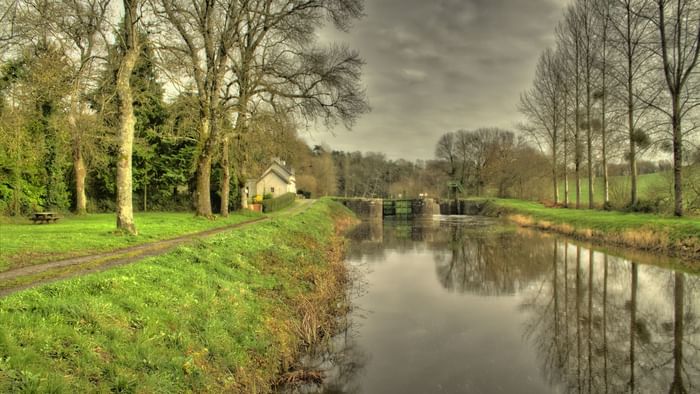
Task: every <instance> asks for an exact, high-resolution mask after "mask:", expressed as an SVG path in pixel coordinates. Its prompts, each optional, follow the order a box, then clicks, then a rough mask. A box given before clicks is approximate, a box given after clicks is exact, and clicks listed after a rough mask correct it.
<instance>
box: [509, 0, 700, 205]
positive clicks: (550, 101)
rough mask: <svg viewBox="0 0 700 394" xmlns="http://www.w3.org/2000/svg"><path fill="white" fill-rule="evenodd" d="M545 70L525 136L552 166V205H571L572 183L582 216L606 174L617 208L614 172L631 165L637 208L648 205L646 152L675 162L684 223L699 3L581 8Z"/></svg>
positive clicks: (603, 2) (697, 103) (645, 0)
mask: <svg viewBox="0 0 700 394" xmlns="http://www.w3.org/2000/svg"><path fill="white" fill-rule="evenodd" d="M556 37H557V42H556V46H555V47H554V48H553V49H552V48H550V49H546V50H545V51H544V52H543V53H542V55H541V57H540V60H539V63H538V65H537V70H536V74H535V79H534V82H533V86H532V88H531V89H529V90H528V91H527V92H525V93H523V94H522V95H521V98H520V110H521V112H522V113H523V114H524V115H525V116H526V118H527V122H526V123H524V124H522V125H521V126H520V128H521V129H522V130H523V131H524V132H526V133H527V134H529V135H530V136H531V137H532V139H533V140H534V141H536V143H537V144H539V146H540V148H542V150H543V151H546V152H548V155H549V157H550V166H551V169H550V173H551V182H552V188H553V189H552V190H553V199H554V201H555V202H559V201H560V200H561V199H560V195H559V185H558V183H559V182H560V180H561V179H562V178H563V182H564V196H563V203H564V204H565V205H568V204H569V203H570V202H571V201H570V200H571V198H570V196H569V176H570V174H571V172H573V177H574V193H575V197H574V201H575V205H576V207H577V208H578V207H580V206H581V189H582V188H581V182H582V179H583V178H584V177H587V179H588V192H589V196H588V202H589V207H593V206H594V205H595V197H594V176H595V173H596V168H597V167H600V168H601V169H602V171H601V172H602V177H603V185H604V186H603V188H604V192H603V195H604V201H603V202H602V203H603V204H605V205H608V204H609V171H608V169H609V166H610V163H611V162H614V161H618V162H619V161H623V162H626V163H628V166H629V174H630V178H631V183H630V187H631V189H630V193H629V195H630V200H629V206H630V207H632V208H634V207H636V206H637V204H638V203H639V190H638V181H637V175H638V172H639V170H638V161H639V157H640V154H642V153H643V152H646V151H652V152H669V153H671V154H672V167H673V168H672V169H673V179H674V212H675V214H676V215H677V216H682V215H683V205H684V204H683V203H684V197H683V192H684V182H683V171H684V166H686V165H687V164H688V161H689V159H690V157H689V154H688V153H687V152H689V151H690V150H691V149H693V147H694V146H693V143H694V142H695V141H696V140H695V139H694V136H695V135H696V134H694V133H695V132H696V131H697V129H698V126H700V108H699V107H700V73H698V61H699V55H700V4H698V2H697V1H694V0H575V1H573V2H572V4H571V5H569V7H568V8H567V10H566V13H565V18H564V20H563V21H562V22H561V23H560V25H559V26H558V27H557V29H556Z"/></svg>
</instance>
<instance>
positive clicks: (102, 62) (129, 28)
mask: <svg viewBox="0 0 700 394" xmlns="http://www.w3.org/2000/svg"><path fill="white" fill-rule="evenodd" d="M362 12H363V2H362V1H361V0H350V1H347V0H302V1H291V0H198V1H197V0H196V1H190V0H188V1H185V0H122V1H116V0H60V1H45V0H3V1H2V2H1V3H0V26H1V27H0V50H1V51H2V55H1V56H2V58H1V60H2V69H1V74H0V95H1V97H0V117H1V119H0V127H1V128H2V130H0V131H1V132H0V135H1V137H0V138H1V139H2V141H0V142H1V143H0V149H2V150H3V152H2V155H0V156H1V157H2V160H1V161H0V174H1V176H2V177H1V178H0V201H1V202H2V206H0V208H3V209H4V210H5V211H9V212H11V213H21V212H26V211H28V210H31V209H36V207H47V208H51V207H56V208H67V207H70V206H72V207H73V209H74V210H75V211H76V212H77V213H85V212H86V211H87V210H88V201H89V200H91V199H92V200H93V201H100V197H102V198H103V199H102V201H104V197H105V196H113V197H114V200H113V201H114V204H113V208H114V209H115V210H116V212H117V227H118V228H120V229H122V230H124V231H126V232H130V233H136V228H135V226H134V222H133V209H134V208H133V205H134V201H133V196H134V191H140V192H141V193H140V194H142V195H143V205H144V208H145V207H146V205H147V203H148V201H156V203H157V202H158V201H160V202H163V203H164V204H165V202H166V201H168V200H170V201H172V200H173V198H174V199H175V200H177V199H178V198H180V196H181V197H182V198H183V199H185V200H186V199H188V198H189V196H193V203H194V209H195V211H196V213H197V215H200V216H211V215H212V213H213V211H214V210H213V207H212V200H213V198H214V200H219V201H218V204H217V205H219V211H220V213H221V214H222V215H227V214H228V210H229V208H230V207H235V206H238V205H241V204H245V200H243V199H236V198H234V199H233V201H232V200H231V198H230V197H231V196H233V195H234V193H236V192H237V188H239V187H240V185H241V184H242V183H243V182H244V180H245V178H246V177H252V176H255V175H257V173H256V171H257V170H258V167H260V166H262V165H263V164H261V163H260V161H263V160H262V159H260V156H262V155H267V157H268V158H269V154H270V152H274V151H275V150H277V151H283V150H284V147H283V146H281V145H282V144H283V143H284V142H288V143H289V145H295V144H296V146H298V144H299V138H298V137H297V136H296V128H297V127H298V125H300V124H304V123H308V122H321V123H323V124H325V125H327V126H331V125H334V124H337V123H342V124H344V125H346V126H350V125H352V123H353V122H354V121H355V119H356V118H357V117H358V116H359V115H361V114H362V113H364V112H366V111H367V110H368V104H367V100H366V98H365V94H364V91H363V89H362V87H361V86H360V73H361V67H362V64H363V62H362V60H361V58H360V57H359V54H358V53H357V52H356V51H354V50H352V49H350V48H348V47H345V46H339V45H334V44H331V45H326V46H322V45H320V44H318V43H317V42H316V31H317V30H318V29H319V28H320V27H322V26H323V25H324V24H325V23H332V24H333V25H334V26H335V27H336V28H338V29H341V30H347V29H349V28H350V26H351V24H352V22H353V21H354V20H355V19H357V18H359V17H360V16H361V15H362ZM166 96H168V97H169V99H168V100H165V99H164V97H166ZM276 137H277V138H276ZM275 138H276V139H275ZM306 151H308V152H306V153H308V155H311V152H310V150H309V149H308V148H307V149H306ZM261 152H265V153H261ZM255 160H259V161H257V162H256V161H255ZM265 164H267V163H265ZM212 182H215V183H216V184H217V186H216V187H215V186H214V185H213V184H212ZM232 187H233V190H232ZM88 191H89V192H90V195H88ZM149 193H151V194H152V195H153V196H152V197H151V198H149ZM237 195H239V196H240V195H241V193H238V194H237ZM154 198H155V199H154Z"/></svg>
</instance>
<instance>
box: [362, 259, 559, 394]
mask: <svg viewBox="0 0 700 394" xmlns="http://www.w3.org/2000/svg"><path fill="white" fill-rule="evenodd" d="M354 263H357V262H354ZM366 279H367V289H368V290H369V291H368V293H367V294H366V295H364V296H363V297H361V298H359V299H358V300H357V305H358V307H359V308H360V309H362V310H366V311H369V313H366V315H367V316H368V317H367V319H362V320H360V321H359V337H358V341H359V344H360V346H361V347H363V348H364V350H365V351H366V352H369V353H370V354H371V356H370V361H369V364H368V365H367V366H366V368H365V373H364V376H363V377H362V388H363V392H367V393H427V392H470V391H471V392H505V393H509V392H521V393H526V392H532V393H542V392H547V391H549V388H548V385H547V384H546V383H544V382H542V381H540V379H539V378H538V375H539V373H538V368H537V363H536V362H535V355H534V354H533V353H532V352H531V351H530V349H529V348H528V346H527V345H526V344H525V343H524V342H523V340H522V333H521V329H520V327H521V326H522V324H523V316H522V315H520V314H518V313H517V308H518V303H519V300H518V298H517V297H479V296H472V295H464V294H462V295H460V294H458V293H449V292H446V291H445V289H444V288H443V287H442V286H441V285H440V283H439V282H438V281H437V280H436V278H435V269H434V267H433V255H432V253H431V252H429V251H422V252H410V253H405V252H397V251H392V252H388V253H387V254H386V259H385V260H384V261H383V262H382V263H381V264H372V266H371V272H370V273H369V274H368V276H367V278H366Z"/></svg>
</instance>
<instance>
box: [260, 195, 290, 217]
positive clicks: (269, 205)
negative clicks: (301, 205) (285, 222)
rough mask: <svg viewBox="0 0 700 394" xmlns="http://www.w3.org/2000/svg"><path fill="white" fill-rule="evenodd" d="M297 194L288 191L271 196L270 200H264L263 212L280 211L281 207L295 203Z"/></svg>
mask: <svg viewBox="0 0 700 394" xmlns="http://www.w3.org/2000/svg"><path fill="white" fill-rule="evenodd" d="M296 197H297V196H296V194H294V193H286V194H283V195H281V196H279V197H275V198H271V199H269V200H263V202H262V204H263V212H265V213H269V212H274V211H279V210H280V209H283V208H287V207H288V206H290V205H292V204H293V203H294V200H295V199H296Z"/></svg>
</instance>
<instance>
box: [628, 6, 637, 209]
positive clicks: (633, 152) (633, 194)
mask: <svg viewBox="0 0 700 394" xmlns="http://www.w3.org/2000/svg"><path fill="white" fill-rule="evenodd" d="M626 13H627V37H626V41H627V42H626V43H625V44H626V45H627V129H628V134H629V143H630V150H629V161H630V180H631V190H630V205H631V206H632V207H636V206H637V202H638V197H637V146H636V142H635V140H636V139H635V138H634V137H635V136H634V95H633V94H634V92H633V91H632V87H633V86H634V85H633V81H632V76H633V75H634V69H633V64H632V60H633V57H634V52H633V49H632V9H631V5H630V3H627V9H626Z"/></svg>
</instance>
